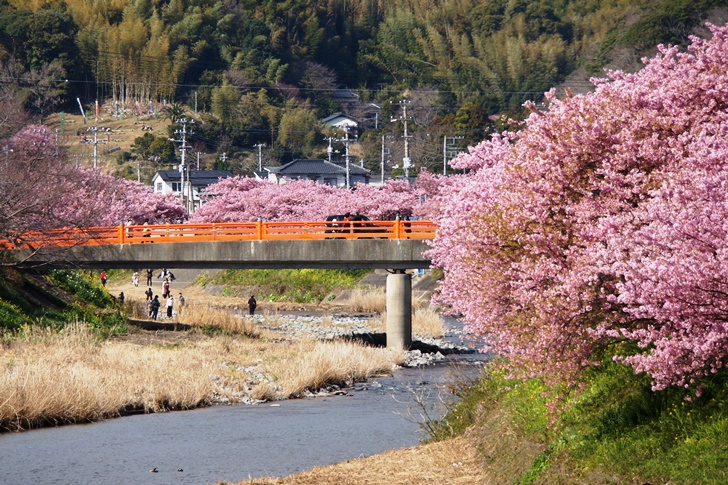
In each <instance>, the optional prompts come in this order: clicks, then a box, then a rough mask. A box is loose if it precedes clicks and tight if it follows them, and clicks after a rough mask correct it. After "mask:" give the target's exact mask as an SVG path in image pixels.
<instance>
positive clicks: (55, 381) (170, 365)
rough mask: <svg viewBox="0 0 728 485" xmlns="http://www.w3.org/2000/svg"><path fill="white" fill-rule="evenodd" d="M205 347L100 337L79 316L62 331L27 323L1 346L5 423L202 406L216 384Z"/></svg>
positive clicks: (0, 417)
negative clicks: (27, 326)
mask: <svg viewBox="0 0 728 485" xmlns="http://www.w3.org/2000/svg"><path fill="white" fill-rule="evenodd" d="M206 347H208V348H206V349H205V351H206V352H210V351H213V348H214V347H216V345H215V344H214V343H210V344H208V345H207V346H206ZM209 347H212V348H209ZM206 352H203V351H201V349H199V348H196V347H189V348H174V349H165V348H159V347H139V346H133V345H128V344H123V343H120V342H112V341H106V342H99V341H96V340H95V339H94V338H93V336H92V334H91V332H90V331H89V330H88V329H87V328H86V327H85V326H83V325H80V324H78V325H74V326H71V327H68V328H66V329H65V330H64V331H63V332H62V333H59V332H50V331H47V330H33V329H27V330H26V332H25V336H24V337H23V338H19V339H16V340H13V341H12V342H9V343H6V344H5V345H4V346H3V351H2V354H0V363H1V365H2V367H3V372H2V374H0V396H2V397H3V400H2V402H0V428H5V429H25V428H29V427H34V426H39V425H44V424H57V423H67V422H82V421H93V420H98V419H102V418H105V417H111V416H118V415H119V414H122V413H123V412H130V411H133V410H141V411H146V412H152V411H161V410H168V409H186V408H192V407H195V406H199V405H200V404H202V403H204V402H205V400H206V398H207V397H209V396H210V394H211V391H212V388H213V383H212V382H211V381H210V379H209V377H208V375H209V374H210V372H211V367H210V366H211V364H212V362H211V361H209V360H208V359H206V358H205V357H204V355H205V353H206Z"/></svg>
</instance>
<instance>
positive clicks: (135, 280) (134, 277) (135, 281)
mask: <svg viewBox="0 0 728 485" xmlns="http://www.w3.org/2000/svg"><path fill="white" fill-rule="evenodd" d="M131 283H132V284H133V285H134V286H139V271H137V270H134V273H133V274H132V275H131Z"/></svg>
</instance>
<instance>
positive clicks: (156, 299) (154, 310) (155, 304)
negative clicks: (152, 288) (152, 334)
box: [151, 295, 160, 320]
mask: <svg viewBox="0 0 728 485" xmlns="http://www.w3.org/2000/svg"><path fill="white" fill-rule="evenodd" d="M159 306H160V303H159V295H154V299H153V300H152V315H151V316H152V320H156V319H157V315H158V314H159Z"/></svg>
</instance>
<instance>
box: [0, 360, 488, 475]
mask: <svg viewBox="0 0 728 485" xmlns="http://www.w3.org/2000/svg"><path fill="white" fill-rule="evenodd" d="M462 360H463V361H465V362H468V363H470V364H472V356H471V357H470V358H465V359H462ZM475 369H477V366H473V365H468V366H466V367H465V372H467V373H469V374H471V375H472V374H473V373H474V372H476V370H475ZM450 379H452V365H448V364H439V365H435V366H427V367H423V368H415V369H402V370H398V371H397V372H396V373H395V375H394V376H393V377H386V378H374V379H370V380H369V381H367V382H364V383H359V384H357V385H356V386H355V388H354V389H353V390H349V395H348V396H328V397H322V398H311V399H299V400H289V401H281V402H275V403H265V404H260V405H254V406H214V407H210V408H204V409H198V410H193V411H182V412H170V413H161V414H147V415H136V416H128V417H123V418H118V419H113V420H109V421H104V422H100V423H93V424H84V425H74V426H64V427H60V428H46V429H40V430H34V431H29V432H23V433H8V434H4V435H1V436H0V481H1V482H2V483H3V484H28V483H33V484H68V483H74V484H82V483H83V484H86V483H87V484H101V483H103V484H128V483H151V484H185V483H190V484H205V483H215V482H218V481H223V480H226V481H239V480H244V479H248V478H249V477H262V476H283V475H288V474H291V473H296V472H300V471H303V470H307V469H309V468H312V467H315V466H318V465H328V464H333V463H339V462H342V461H346V460H349V459H354V458H359V457H364V456H369V455H373V454H377V453H381V452H383V451H386V450H389V449H392V448H402V447H407V446H413V445H416V444H418V442H419V440H420V439H421V438H422V436H423V431H422V429H421V427H420V425H419V423H421V422H422V421H423V419H422V416H421V411H422V406H419V405H417V404H416V401H417V400H418V399H416V398H415V395H418V396H425V399H424V400H422V399H420V400H421V401H423V402H426V405H425V408H426V409H427V410H428V413H429V414H430V416H431V417H440V416H441V415H442V414H443V413H444V411H445V406H444V405H442V404H441V403H440V399H439V397H440V396H439V391H438V389H439V388H440V386H441V384H442V383H443V382H445V381H447V380H450ZM445 397H448V396H445ZM448 398H449V397H448ZM151 470H156V471H154V472H152V471H151Z"/></svg>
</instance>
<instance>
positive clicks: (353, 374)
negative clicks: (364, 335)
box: [266, 341, 404, 397]
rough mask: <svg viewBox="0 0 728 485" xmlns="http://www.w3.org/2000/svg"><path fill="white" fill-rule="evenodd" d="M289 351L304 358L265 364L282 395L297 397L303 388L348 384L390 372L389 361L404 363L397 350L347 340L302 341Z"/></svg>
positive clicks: (400, 352) (402, 356) (390, 365)
mask: <svg viewBox="0 0 728 485" xmlns="http://www.w3.org/2000/svg"><path fill="white" fill-rule="evenodd" d="M292 352H293V353H294V354H295V355H302V356H305V358H302V359H294V360H292V361H290V362H281V361H277V362H273V363H271V364H269V365H267V366H266V368H267V369H269V370H270V371H271V373H273V374H274V375H277V376H280V379H279V380H278V382H277V383H278V385H279V388H280V389H281V392H282V397H299V396H301V395H303V394H304V392H305V391H306V390H307V389H319V388H321V387H323V386H324V385H326V384H337V385H342V386H343V385H347V384H348V385H351V384H352V383H353V382H354V381H356V380H361V379H364V378H366V377H368V376H371V375H373V374H380V373H382V372H391V370H392V367H393V364H402V362H404V353H403V351H401V350H392V349H389V350H387V349H379V348H374V347H365V346H362V345H359V344H355V343H350V342H333V343H325V342H314V341H304V342H300V343H296V344H294V345H293V348H292Z"/></svg>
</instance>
